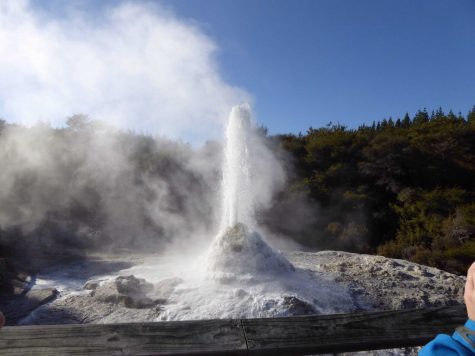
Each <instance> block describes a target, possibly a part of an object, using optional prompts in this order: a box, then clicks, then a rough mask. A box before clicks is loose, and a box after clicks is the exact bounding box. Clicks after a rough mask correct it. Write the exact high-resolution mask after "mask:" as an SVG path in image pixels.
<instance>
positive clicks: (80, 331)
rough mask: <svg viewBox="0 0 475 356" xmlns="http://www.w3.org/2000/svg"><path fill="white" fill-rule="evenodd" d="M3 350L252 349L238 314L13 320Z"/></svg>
mask: <svg viewBox="0 0 475 356" xmlns="http://www.w3.org/2000/svg"><path fill="white" fill-rule="evenodd" d="M0 354H1V355H18V356H19V355H48V356H49V355H180V354H182V355H183V354H193V355H213V354H216V355H247V347H246V341H245V339H244V336H243V333H242V327H241V324H240V322H239V321H238V320H200V321H184V322H181V321H177V322H157V323H127V324H76V325H44V326H11V327H5V328H3V329H2V330H0Z"/></svg>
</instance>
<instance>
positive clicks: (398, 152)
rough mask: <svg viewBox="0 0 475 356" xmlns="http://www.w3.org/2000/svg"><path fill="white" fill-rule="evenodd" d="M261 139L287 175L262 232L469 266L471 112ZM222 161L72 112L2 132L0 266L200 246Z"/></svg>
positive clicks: (473, 208)
mask: <svg viewBox="0 0 475 356" xmlns="http://www.w3.org/2000/svg"><path fill="white" fill-rule="evenodd" d="M261 133H262V136H263V138H264V140H265V141H266V144H267V145H268V146H269V147H271V148H272V150H273V151H274V152H275V153H276V155H277V156H278V157H279V158H280V159H281V161H282V162H284V166H285V170H286V171H287V176H288V179H287V184H286V185H285V187H284V188H283V189H279V191H278V192H277V193H276V194H275V197H274V201H273V204H272V206H271V207H270V208H269V207H267V208H265V209H261V210H260V211H259V216H258V220H259V222H260V223H261V225H262V226H263V227H264V228H265V229H266V231H267V232H268V233H269V235H273V236H279V237H280V238H281V239H282V238H285V239H291V240H294V241H297V242H298V243H299V244H301V245H302V246H303V247H304V248H308V249H342V250H346V251H353V252H360V253H377V254H381V255H384V256H388V257H395V258H403V259H407V260H411V261H414V262H418V263H422V264H427V265H431V266H436V267H439V268H442V269H445V270H448V271H452V272H457V273H463V272H465V271H466V268H467V265H468V264H469V263H471V262H472V261H473V259H474V256H475V107H474V109H473V110H471V111H470V112H469V113H468V114H467V115H466V116H463V115H462V114H458V115H455V114H454V113H452V112H449V113H444V112H443V111H442V109H439V110H437V111H435V112H432V113H431V114H429V113H428V112H427V111H426V110H423V111H419V112H417V113H416V114H415V116H414V117H410V116H409V115H407V114H406V116H405V117H404V118H398V119H392V118H390V119H387V120H386V119H384V120H382V121H380V122H375V123H373V124H372V125H370V126H368V125H363V126H361V127H359V128H357V129H349V128H346V127H344V126H342V125H339V124H337V125H333V124H329V125H327V127H323V128H319V129H315V128H310V129H309V130H308V131H307V132H306V133H305V134H298V135H294V134H285V135H273V136H270V135H267V134H266V132H265V129H263V130H261ZM221 152H222V148H221V145H220V143H218V142H207V143H206V144H204V145H203V146H202V147H200V148H194V147H192V146H190V145H188V144H186V143H183V142H175V141H170V140H166V139H163V138H154V137H150V136H147V135H138V134H135V133H132V132H122V131H116V130H112V129H111V128H109V127H106V126H104V125H103V124H101V123H100V122H96V121H93V120H90V119H89V118H87V117H85V116H83V115H76V116H73V117H71V118H69V119H68V121H67V125H66V126H65V127H62V128H51V127H50V126H48V125H45V124H38V125H36V126H33V127H31V128H26V127H23V126H20V125H17V124H9V123H7V122H5V121H0V171H1V174H0V247H1V250H0V254H1V256H0V257H2V256H4V257H5V256H23V258H25V256H26V258H27V259H31V260H34V259H37V258H38V256H45V257H46V258H52V256H54V257H57V256H58V255H67V253H68V252H71V253H73V252H74V253H75V254H81V253H83V252H85V251H87V250H91V249H104V248H107V249H112V248H121V247H134V248H145V249H147V248H149V247H150V246H154V248H155V247H156V246H162V245H163V244H165V243H170V242H176V240H180V239H182V240H183V241H186V239H189V238H190V237H196V236H206V235H207V234H209V233H210V231H213V228H214V227H215V226H213V222H214V221H216V206H217V200H216V199H217V197H218V195H219V194H218V190H219V182H220V166H219V162H220V160H221ZM207 238H208V240H209V236H208V237H207ZM185 244H186V243H185Z"/></svg>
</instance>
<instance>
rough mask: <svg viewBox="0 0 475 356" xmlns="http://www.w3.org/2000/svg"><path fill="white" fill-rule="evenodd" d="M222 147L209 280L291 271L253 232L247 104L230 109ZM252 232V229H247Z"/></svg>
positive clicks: (251, 175) (249, 126)
mask: <svg viewBox="0 0 475 356" xmlns="http://www.w3.org/2000/svg"><path fill="white" fill-rule="evenodd" d="M225 137H226V142H225V148H224V162H223V182H222V194H221V196H222V209H223V216H222V221H221V231H220V232H219V233H218V236H217V237H216V239H215V241H214V242H213V244H212V246H211V249H210V252H209V255H208V263H207V272H208V277H211V278H215V279H220V280H232V279H255V278H256V276H257V275H262V274H276V273H283V272H291V271H294V267H293V266H292V264H291V263H290V262H288V261H287V260H286V259H285V257H284V256H282V255H281V254H280V253H278V252H276V251H274V250H273V249H272V248H271V247H270V246H269V245H268V244H267V243H266V242H265V241H264V240H263V239H262V238H261V236H260V235H259V234H258V233H257V231H255V230H254V229H255V226H254V225H255V224H254V203H253V194H252V189H251V187H252V186H253V184H252V183H253V182H252V179H253V173H254V172H253V165H252V160H251V158H252V154H253V143H255V142H256V141H254V140H253V131H252V127H251V112H250V107H249V105H248V104H242V105H238V106H235V107H233V108H232V110H231V114H230V115H229V121H228V125H227V127H226V135H225ZM250 229H252V230H250Z"/></svg>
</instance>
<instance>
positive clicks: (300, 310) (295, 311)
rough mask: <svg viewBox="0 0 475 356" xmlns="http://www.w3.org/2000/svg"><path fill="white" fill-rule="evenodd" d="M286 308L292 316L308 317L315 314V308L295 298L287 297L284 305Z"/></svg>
mask: <svg viewBox="0 0 475 356" xmlns="http://www.w3.org/2000/svg"><path fill="white" fill-rule="evenodd" d="M282 304H283V305H285V306H286V308H287V309H288V311H289V313H290V314H291V315H308V314H314V313H315V309H314V308H313V306H312V305H311V304H309V303H307V302H304V301H303V300H301V299H298V298H297V297H294V296H285V297H284V301H283V303H282Z"/></svg>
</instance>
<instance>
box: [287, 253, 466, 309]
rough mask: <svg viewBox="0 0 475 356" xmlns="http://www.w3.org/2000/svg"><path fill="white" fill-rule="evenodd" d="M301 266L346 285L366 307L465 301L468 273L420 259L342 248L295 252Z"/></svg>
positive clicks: (292, 257) (293, 256) (291, 256)
mask: <svg viewBox="0 0 475 356" xmlns="http://www.w3.org/2000/svg"><path fill="white" fill-rule="evenodd" d="M288 258H289V259H290V261H291V262H292V263H293V264H294V265H295V266H296V267H299V268H304V269H309V270H312V271H314V272H316V273H320V274H322V275H327V276H328V275H330V276H332V277H333V278H334V279H335V280H336V281H337V282H340V283H342V284H344V285H346V286H347V287H348V288H349V289H350V291H351V294H352V295H353V296H354V298H355V299H356V300H357V301H359V303H364V304H363V305H362V306H361V307H362V308H363V309H366V310H402V309H412V308H428V307H438V306H448V305H456V304H461V303H463V292H464V285H465V277H462V276H456V275H454V274H451V273H448V272H445V271H441V270H439V269H437V268H432V267H427V266H422V265H418V264H416V263H412V262H408V261H404V260H397V259H390V258H386V257H382V256H373V255H360V254H356V253H349V252H340V251H322V252H317V253H309V252H293V253H290V254H289V255H288Z"/></svg>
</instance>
